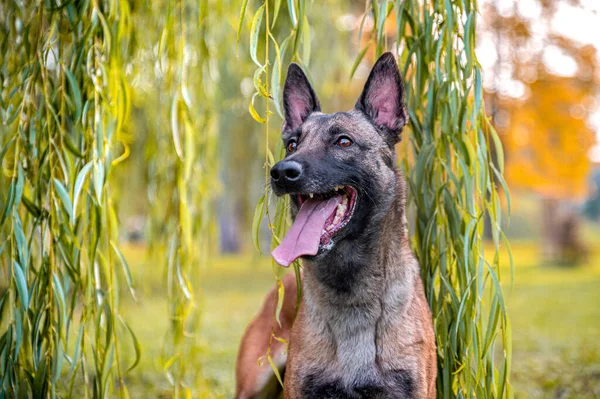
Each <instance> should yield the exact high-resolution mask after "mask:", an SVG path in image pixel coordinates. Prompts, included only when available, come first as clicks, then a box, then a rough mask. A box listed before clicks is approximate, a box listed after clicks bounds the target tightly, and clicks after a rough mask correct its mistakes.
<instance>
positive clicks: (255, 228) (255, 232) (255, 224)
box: [252, 194, 266, 253]
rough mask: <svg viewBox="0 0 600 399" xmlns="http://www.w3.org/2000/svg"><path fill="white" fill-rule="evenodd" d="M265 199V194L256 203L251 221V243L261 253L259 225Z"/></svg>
mask: <svg viewBox="0 0 600 399" xmlns="http://www.w3.org/2000/svg"><path fill="white" fill-rule="evenodd" d="M265 198H266V194H263V195H262V197H260V199H259V200H258V202H257V203H256V208H255V209H254V218H253V219H252V242H254V248H256V250H257V251H258V252H259V253H261V251H260V223H261V222H262V219H263V215H264V212H265V206H266V205H265Z"/></svg>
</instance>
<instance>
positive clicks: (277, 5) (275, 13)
mask: <svg viewBox="0 0 600 399" xmlns="http://www.w3.org/2000/svg"><path fill="white" fill-rule="evenodd" d="M280 8H281V0H275V5H274V6H273V22H272V23H271V28H274V27H275V22H276V21H277V16H278V15H279V9H280Z"/></svg>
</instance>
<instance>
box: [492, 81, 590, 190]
mask: <svg viewBox="0 0 600 399" xmlns="http://www.w3.org/2000/svg"><path fill="white" fill-rule="evenodd" d="M589 88H590V84H589V82H587V81H585V80H581V79H578V78H561V77H556V76H552V77H551V78H546V79H542V80H538V81H535V82H533V83H531V84H530V85H529V91H530V92H529V95H528V97H527V99H526V100H524V101H520V100H503V101H502V108H504V109H505V110H506V111H508V113H509V115H510V116H509V121H508V124H507V126H506V128H505V129H499V130H500V133H501V134H502V136H501V137H502V142H503V144H504V147H505V151H506V155H507V160H506V161H507V162H506V169H507V170H506V176H507V179H508V182H509V184H510V185H511V187H515V188H517V187H519V188H527V189H532V190H533V191H535V192H537V193H539V194H541V195H543V196H546V197H550V198H555V199H566V198H575V199H577V198H582V197H583V196H585V195H586V194H587V193H588V176H589V173H590V169H591V161H590V159H589V156H588V154H589V151H590V149H591V147H592V146H593V145H594V143H595V133H594V132H593V131H592V130H591V129H590V127H589V126H588V124H587V122H586V119H587V117H588V114H587V112H586V110H585V109H586V107H585V104H586V102H587V101H588V99H589V95H590V93H589Z"/></svg>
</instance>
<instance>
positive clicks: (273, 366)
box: [267, 353, 283, 387]
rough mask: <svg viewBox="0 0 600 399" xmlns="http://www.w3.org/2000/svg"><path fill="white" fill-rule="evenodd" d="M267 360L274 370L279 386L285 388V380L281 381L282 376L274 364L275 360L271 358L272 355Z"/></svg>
mask: <svg viewBox="0 0 600 399" xmlns="http://www.w3.org/2000/svg"><path fill="white" fill-rule="evenodd" d="M267 359H268V360H269V364H270V365H271V369H272V370H273V373H274V374H275V377H277V381H279V384H281V386H282V387H283V380H282V379H281V375H280V374H279V369H278V368H277V366H275V363H274V362H273V358H271V354H270V353H269V354H268V355H267Z"/></svg>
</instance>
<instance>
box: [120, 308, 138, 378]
mask: <svg viewBox="0 0 600 399" xmlns="http://www.w3.org/2000/svg"><path fill="white" fill-rule="evenodd" d="M119 320H121V323H123V325H125V327H127V331H129V336H130V337H131V340H132V341H133V348H134V349H135V360H134V361H133V364H132V365H131V366H129V368H128V369H127V371H125V372H126V373H129V372H130V371H131V370H133V369H134V368H136V367H137V365H138V364H139V363H140V360H141V359H142V346H141V345H140V342H139V341H138V339H137V337H136V335H135V332H134V331H133V329H132V328H131V326H130V325H129V324H127V322H125V320H123V319H122V318H121V316H119Z"/></svg>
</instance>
